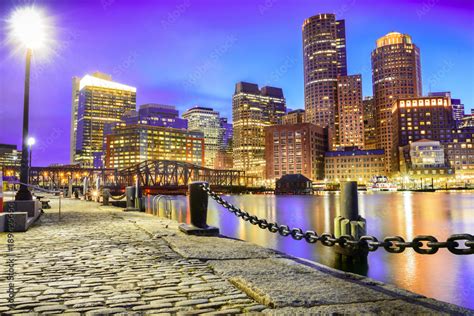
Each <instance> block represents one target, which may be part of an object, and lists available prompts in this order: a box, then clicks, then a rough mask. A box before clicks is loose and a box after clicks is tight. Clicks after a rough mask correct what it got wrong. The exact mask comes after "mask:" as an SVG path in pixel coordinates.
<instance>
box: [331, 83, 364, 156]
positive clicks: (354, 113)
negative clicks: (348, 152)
mask: <svg viewBox="0 0 474 316" xmlns="http://www.w3.org/2000/svg"><path fill="white" fill-rule="evenodd" d="M334 126H335V128H334V129H335V133H336V140H335V143H334V144H333V147H351V146H352V147H359V148H362V147H364V107H363V103H362V77H361V75H351V76H339V77H338V78H337V110H336V116H335V125H334ZM333 149H335V148H333Z"/></svg>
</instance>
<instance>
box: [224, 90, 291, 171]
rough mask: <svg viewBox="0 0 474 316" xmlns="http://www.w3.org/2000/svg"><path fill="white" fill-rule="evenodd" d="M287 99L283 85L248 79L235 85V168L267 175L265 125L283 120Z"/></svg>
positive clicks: (233, 103)
mask: <svg viewBox="0 0 474 316" xmlns="http://www.w3.org/2000/svg"><path fill="white" fill-rule="evenodd" d="M285 113H286V101H285V97H284V96H283V90H282V89H280V88H272V87H263V88H262V89H261V90H259V88H258V85H256V84H253V83H247V82H239V83H237V84H236V85H235V93H234V95H233V97H232V117H233V122H234V143H233V145H234V152H233V154H234V168H235V169H238V170H245V171H246V173H247V175H251V176H256V177H258V178H260V179H263V178H264V177H265V127H267V126H270V125H275V124H279V123H281V118H282V116H283V115H285Z"/></svg>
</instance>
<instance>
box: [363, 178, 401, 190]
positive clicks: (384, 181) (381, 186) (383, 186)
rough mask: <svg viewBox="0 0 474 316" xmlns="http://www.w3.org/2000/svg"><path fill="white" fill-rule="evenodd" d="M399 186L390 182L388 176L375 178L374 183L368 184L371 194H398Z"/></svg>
mask: <svg viewBox="0 0 474 316" xmlns="http://www.w3.org/2000/svg"><path fill="white" fill-rule="evenodd" d="M397 190H398V189H397V185H396V184H393V183H391V182H390V181H388V178H387V177H386V176H374V177H373V178H372V182H371V183H370V184H367V191H369V192H397Z"/></svg>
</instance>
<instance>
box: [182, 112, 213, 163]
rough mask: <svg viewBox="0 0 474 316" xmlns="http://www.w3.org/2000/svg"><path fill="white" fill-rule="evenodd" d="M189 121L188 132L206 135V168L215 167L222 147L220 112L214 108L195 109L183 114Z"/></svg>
mask: <svg viewBox="0 0 474 316" xmlns="http://www.w3.org/2000/svg"><path fill="white" fill-rule="evenodd" d="M183 118H184V119H186V120H188V130H189V131H192V132H200V133H202V134H203V135H204V166H206V167H208V168H213V167H214V159H215V157H216V154H217V152H218V151H219V149H220V148H221V146H222V144H221V143H222V137H221V136H222V132H221V123H220V118H219V112H217V111H214V110H213V109H212V108H206V107H201V106H196V107H193V108H191V109H189V110H187V111H186V112H184V113H183Z"/></svg>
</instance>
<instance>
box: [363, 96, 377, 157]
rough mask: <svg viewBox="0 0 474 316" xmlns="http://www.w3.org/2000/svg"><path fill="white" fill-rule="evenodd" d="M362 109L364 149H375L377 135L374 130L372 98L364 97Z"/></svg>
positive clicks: (373, 103) (373, 104)
mask: <svg viewBox="0 0 474 316" xmlns="http://www.w3.org/2000/svg"><path fill="white" fill-rule="evenodd" d="M362 105H363V107H364V149H366V150H371V149H377V134H376V130H375V102H374V98H373V97H365V98H364V100H363V101H362Z"/></svg>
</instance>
